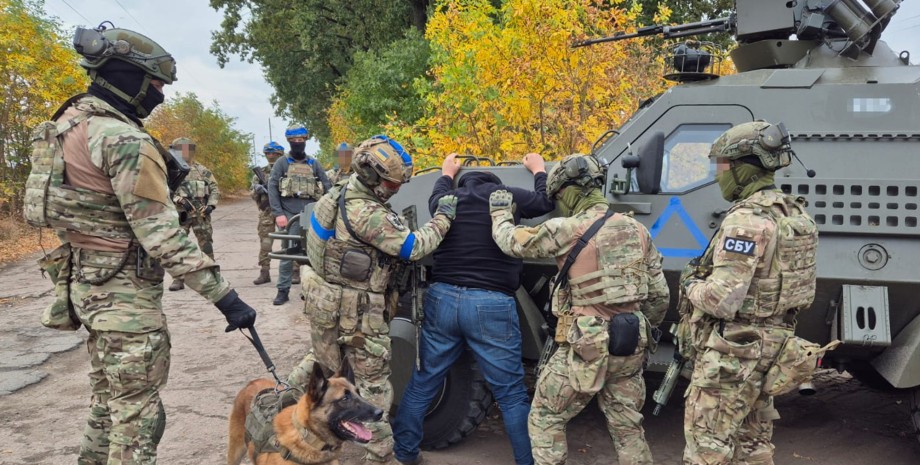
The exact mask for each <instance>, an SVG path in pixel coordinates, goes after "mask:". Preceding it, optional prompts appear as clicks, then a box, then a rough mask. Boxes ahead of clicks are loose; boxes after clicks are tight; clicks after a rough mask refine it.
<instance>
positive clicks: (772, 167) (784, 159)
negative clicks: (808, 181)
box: [709, 121, 792, 171]
mask: <svg viewBox="0 0 920 465" xmlns="http://www.w3.org/2000/svg"><path fill="white" fill-rule="evenodd" d="M790 139H791V138H790V137H789V132H788V131H786V127H785V126H784V125H783V123H779V124H770V123H768V122H766V121H753V122H750V123H743V124H739V125H737V126H735V127H733V128H731V129H729V130H728V131H725V132H724V133H723V134H722V135H721V136H719V138H718V139H716V141H715V143H713V144H712V149H710V151H709V158H721V159H725V160H729V161H731V160H740V161H742V162H747V163H751V164H754V165H759V166H761V167H762V168H764V169H767V170H769V171H776V170H778V169H780V168H783V167H786V166H789V164H790V163H791V162H792V149H791V147H790V145H789V142H790ZM747 157H750V158H747ZM755 160H756V161H755Z"/></svg>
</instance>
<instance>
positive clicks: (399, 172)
mask: <svg viewBox="0 0 920 465" xmlns="http://www.w3.org/2000/svg"><path fill="white" fill-rule="evenodd" d="M351 169H352V171H354V172H355V173H356V174H357V175H358V180H359V181H361V182H362V183H363V184H364V185H366V186H368V187H371V188H374V187H377V186H378V185H380V183H381V181H383V180H387V181H390V182H395V183H398V184H403V183H407V182H409V179H410V178H411V177H412V157H411V156H410V155H409V153H408V152H406V150H405V149H404V148H403V147H402V145H400V144H399V143H398V142H396V141H395V140H393V139H390V138H389V137H387V136H384V135H379V136H374V137H371V138H370V139H368V140H366V141H364V142H362V143H361V144H360V145H358V147H356V148H355V154H354V157H353V158H352V160H351Z"/></svg>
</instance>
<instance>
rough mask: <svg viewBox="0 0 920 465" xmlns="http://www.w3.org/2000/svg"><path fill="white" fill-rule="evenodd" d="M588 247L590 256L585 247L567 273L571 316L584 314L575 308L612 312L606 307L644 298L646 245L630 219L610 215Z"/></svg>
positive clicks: (646, 278) (645, 286)
mask: <svg viewBox="0 0 920 465" xmlns="http://www.w3.org/2000/svg"><path fill="white" fill-rule="evenodd" d="M589 244H590V245H593V249H594V254H593V255H592V254H590V252H591V251H590V250H589V248H586V249H585V252H589V253H582V254H579V256H578V258H576V259H575V263H574V264H573V265H572V268H571V269H570V270H569V281H568V283H569V295H570V299H571V305H572V312H573V313H575V314H585V312H583V311H579V307H587V306H600V307H608V308H607V310H608V311H610V310H615V309H613V308H610V307H613V306H616V305H621V304H628V303H633V302H638V301H642V300H645V299H646V298H648V269H647V267H646V265H645V261H644V259H645V254H646V252H647V251H648V243H646V242H645V240H644V236H643V235H642V234H641V231H640V230H639V229H638V228H636V226H635V224H634V220H633V219H632V218H629V217H627V216H624V215H621V214H615V215H613V216H612V217H610V219H608V220H607V222H606V223H604V226H603V227H602V228H601V229H600V230H599V231H598V232H597V234H596V235H595V236H594V237H593V238H591V240H590V241H589ZM564 259H565V257H562V260H563V261H564ZM592 262H593V263H596V266H592V265H593V263H592ZM586 267H590V268H587V269H586Z"/></svg>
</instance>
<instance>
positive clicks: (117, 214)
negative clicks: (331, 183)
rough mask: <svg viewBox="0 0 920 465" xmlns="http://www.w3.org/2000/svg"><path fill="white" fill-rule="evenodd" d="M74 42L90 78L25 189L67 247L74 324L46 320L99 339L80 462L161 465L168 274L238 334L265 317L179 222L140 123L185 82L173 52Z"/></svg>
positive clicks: (82, 38)
mask: <svg viewBox="0 0 920 465" xmlns="http://www.w3.org/2000/svg"><path fill="white" fill-rule="evenodd" d="M74 42H75V45H77V46H78V49H77V50H78V51H79V52H81V53H82V54H83V56H84V59H83V60H82V61H81V62H80V65H81V66H83V67H84V68H86V69H87V71H88V74H89V75H90V78H91V79H92V83H91V84H90V87H89V90H88V93H86V94H80V95H77V96H75V97H72V98H71V99H69V100H68V101H67V102H65V103H64V104H63V105H62V106H61V108H60V109H59V110H58V111H57V112H56V113H55V115H54V117H53V118H52V119H53V122H47V123H42V124H41V125H39V127H38V128H37V129H36V131H35V133H34V137H33V154H32V156H33V162H34V164H33V166H32V173H31V174H30V176H29V183H28V186H27V190H26V207H25V212H24V214H25V217H26V218H27V220H28V221H29V222H30V223H31V224H33V225H36V226H44V227H51V228H53V229H54V230H55V232H56V233H57V234H58V236H59V237H60V239H61V242H62V244H63V245H62V246H61V247H59V248H58V249H57V250H55V251H54V252H52V254H50V255H49V256H47V257H46V258H45V259H44V260H43V261H42V264H43V269H45V270H50V269H53V270H54V272H53V273H52V279H53V280H54V281H55V295H56V303H61V306H62V308H64V309H69V314H70V316H69V317H68V319H69V320H70V321H69V324H62V325H57V326H54V325H52V324H49V322H46V321H44V320H43V324H46V325H48V326H54V327H57V328H62V329H76V328H78V327H79V326H80V325H81V324H82V325H84V326H86V329H87V331H88V332H89V337H88V338H87V341H86V348H87V351H88V352H89V357H90V366H91V371H90V373H89V379H90V385H91V387H92V400H91V406H90V414H89V419H88V420H87V424H86V428H85V430H84V433H83V438H82V442H81V446H80V453H79V458H78V459H77V463H79V464H83V465H89V464H92V465H100V464H109V465H113V464H120V465H128V464H154V463H156V449H157V444H158V443H159V441H160V438H161V437H162V434H163V428H164V427H165V422H166V414H165V411H164V409H163V404H162V403H161V401H160V396H159V392H160V390H161V389H162V388H163V387H164V386H165V385H166V380H167V376H168V372H169V363H170V357H169V349H170V337H169V332H168V331H167V328H166V317H165V315H164V314H163V310H162V306H161V299H162V296H163V270H164V268H165V270H166V271H168V272H169V273H170V274H171V275H173V276H178V277H183V276H184V277H185V279H186V282H188V285H189V287H191V288H193V289H195V291H197V292H198V293H200V294H201V295H202V296H204V297H205V298H207V299H208V300H209V301H211V302H214V303H215V305H216V306H217V307H218V309H220V311H221V312H222V313H224V315H225V316H226V318H227V321H228V322H229V323H230V326H229V327H228V331H229V330H231V329H235V328H238V327H252V325H253V323H254V321H255V316H256V313H255V311H254V310H253V309H252V308H251V307H249V306H248V305H246V304H245V303H244V302H243V301H242V300H241V299H240V298H239V297H238V296H237V294H236V292H235V291H233V290H232V289H231V288H230V284H229V283H227V281H225V280H224V279H223V278H222V277H221V275H220V273H219V271H218V268H217V265H216V264H215V263H214V262H213V261H212V260H211V259H210V258H208V257H207V256H206V255H205V254H203V253H202V252H201V250H200V249H199V248H198V247H197V246H196V245H195V243H194V242H192V241H191V240H190V238H189V237H188V236H187V235H186V233H185V232H184V231H183V229H182V228H181V227H180V226H179V218H178V214H177V213H176V207H175V205H173V203H172V201H171V200H170V195H169V189H168V187H167V174H168V168H167V166H169V165H168V163H167V160H169V161H172V160H171V158H170V159H167V158H166V157H171V155H169V153H168V152H167V153H165V154H164V152H165V149H162V148H159V149H158V147H159V144H158V143H157V142H156V141H155V140H154V139H153V138H152V137H151V136H150V135H148V134H147V133H146V132H145V131H144V130H143V127H142V126H141V119H142V118H144V117H146V116H147V115H148V114H149V113H150V111H152V110H153V108H154V107H156V106H157V105H158V104H160V103H162V102H163V98H164V97H163V93H162V88H163V86H164V85H166V84H170V83H172V82H173V81H174V80H175V76H176V75H175V61H174V60H173V58H172V56H171V55H170V54H168V53H166V51H164V50H163V49H162V48H161V47H160V46H159V45H158V44H156V43H155V42H154V41H152V40H150V39H149V38H147V37H145V36H143V35H141V34H138V33H136V32H132V31H128V30H125V29H114V28H113V29H104V28H102V27H101V26H100V27H99V28H98V29H83V28H78V29H77V34H76V35H75V38H74ZM81 46H82V47H81ZM169 174H172V170H171V169H170V170H169ZM49 261H51V262H54V263H49ZM49 264H50V265H51V266H50V267H49V266H47V265H49ZM160 265H162V267H161V266H160ZM51 308H54V307H51Z"/></svg>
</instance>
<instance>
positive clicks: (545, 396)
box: [490, 154, 669, 465]
mask: <svg viewBox="0 0 920 465" xmlns="http://www.w3.org/2000/svg"><path fill="white" fill-rule="evenodd" d="M603 180H604V171H603V168H602V167H601V166H600V164H599V163H598V161H597V160H596V159H595V158H594V157H591V156H586V155H578V154H575V155H570V156H567V157H565V158H564V159H563V160H562V161H561V162H559V163H558V164H556V166H554V167H553V168H552V169H551V170H550V173H549V177H548V180H547V191H546V193H547V195H550V196H554V197H555V199H556V205H557V207H558V208H559V209H560V210H561V212H562V215H563V217H561V218H553V219H551V220H549V221H547V222H545V223H543V224H541V225H539V226H534V227H528V226H517V227H515V226H514V216H513V213H512V197H511V194H510V193H509V192H507V191H496V192H493V193H492V195H491V196H490V209H491V214H492V238H493V239H494V240H495V242H496V243H497V244H498V246H499V248H501V249H502V251H503V252H505V253H506V254H509V255H512V256H515V257H522V258H546V257H555V258H556V260H557V262H558V263H559V266H560V268H562V267H563V264H564V263H565V261H566V259H567V258H568V256H569V254H570V252H571V251H572V249H573V247H574V246H575V245H576V243H577V242H578V241H579V239H580V238H581V237H582V235H583V234H585V232H586V231H587V230H588V229H589V228H590V227H591V226H592V225H593V224H595V223H596V222H598V221H600V222H602V223H599V224H602V226H601V227H600V229H599V230H598V231H597V233H596V234H595V235H594V236H593V237H591V238H590V239H589V240H588V241H587V245H586V246H585V247H584V249H583V250H582V251H581V252H580V253H579V254H578V256H577V258H575V260H574V262H573V263H572V265H571V267H570V268H569V271H568V274H567V276H568V283H567V284H565V285H562V286H559V287H558V288H556V289H554V291H555V292H553V294H552V296H551V298H552V302H553V305H552V309H553V314H554V315H556V316H557V317H558V319H559V320H558V324H557V326H556V334H555V338H556V341H557V342H558V343H559V349H558V350H557V351H556V352H555V353H554V354H553V355H552V357H551V358H550V359H549V361H548V362H547V363H546V366H544V367H543V369H542V371H541V373H540V374H539V378H538V380H537V387H536V392H535V394H534V399H533V404H532V405H531V410H530V415H529V417H528V431H529V432H530V439H531V442H532V444H533V456H534V460H535V461H536V463H537V464H563V463H565V461H566V458H567V456H568V446H567V443H566V437H565V434H566V433H565V429H566V425H567V423H568V422H569V420H571V419H572V418H574V417H575V416H576V415H577V414H578V413H579V412H581V411H582V409H584V408H585V406H586V405H587V404H588V402H589V401H590V400H591V398H592V397H594V395H595V394H599V396H600V397H599V399H598V401H599V402H598V403H599V404H600V407H601V410H602V411H603V412H604V415H605V416H606V417H607V429H608V431H609V432H610V436H611V438H612V439H613V444H614V446H615V448H616V450H617V456H618V458H619V463H620V464H624V465H625V464H651V463H652V456H651V453H650V452H649V448H648V444H647V443H646V442H645V432H644V430H643V428H642V414H640V413H639V410H641V409H642V404H643V403H644V400H645V381H644V380H643V378H642V366H643V363H644V361H645V358H646V351H647V349H649V348H650V346H651V345H652V344H654V342H653V338H652V337H651V332H652V331H651V330H652V328H654V327H655V326H657V325H658V324H659V323H661V320H662V319H663V318H664V314H665V311H666V310H667V307H668V299H669V292H668V286H667V283H666V282H665V279H664V274H663V273H662V271H661V260H662V258H661V255H660V254H659V253H658V250H657V249H656V248H655V246H654V244H652V240H651V237H650V235H649V232H648V230H646V229H645V227H644V226H643V225H642V224H641V223H639V222H638V221H636V220H634V219H632V218H631V217H629V216H626V215H622V214H613V213H612V212H609V213H610V214H612V216H609V217H608V216H607V214H608V205H607V199H606V198H605V197H604V194H603V192H601V186H603ZM557 279H559V278H558V277H557ZM612 335H616V336H617V337H616V339H614V338H613V337H612ZM621 337H622V338H623V340H624V341H625V340H627V339H630V338H631V339H632V340H633V343H632V344H631V345H630V344H627V345H626V347H625V348H624V347H619V346H615V345H612V344H613V343H615V342H617V341H618V340H619V338H621ZM614 347H615V349H613V348H614ZM611 350H613V351H612V352H611Z"/></svg>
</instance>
